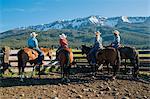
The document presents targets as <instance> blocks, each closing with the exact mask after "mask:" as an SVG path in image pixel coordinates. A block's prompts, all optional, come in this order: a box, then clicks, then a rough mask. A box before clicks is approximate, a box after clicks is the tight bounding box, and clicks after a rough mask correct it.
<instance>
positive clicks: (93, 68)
mask: <svg viewBox="0 0 150 99" xmlns="http://www.w3.org/2000/svg"><path fill="white" fill-rule="evenodd" d="M91 49H92V47H88V46H86V45H82V46H81V51H82V52H81V53H82V55H83V54H86V58H87V61H88V63H89V65H90V66H91V69H92V72H95V71H96V65H93V64H91V60H92V59H91V57H90V56H89V52H90V50H91Z"/></svg>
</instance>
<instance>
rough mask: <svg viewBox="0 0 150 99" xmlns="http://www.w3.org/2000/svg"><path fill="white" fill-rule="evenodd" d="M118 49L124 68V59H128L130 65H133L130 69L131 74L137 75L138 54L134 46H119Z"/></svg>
mask: <svg viewBox="0 0 150 99" xmlns="http://www.w3.org/2000/svg"><path fill="white" fill-rule="evenodd" d="M118 50H119V51H120V56H121V59H125V69H126V59H130V62H131V65H132V66H134V69H133V70H132V73H133V76H134V77H137V76H138V71H139V55H138V52H137V51H136V49H135V48H133V47H127V46H125V47H120V48H118Z"/></svg>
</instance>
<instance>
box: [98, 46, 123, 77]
mask: <svg viewBox="0 0 150 99" xmlns="http://www.w3.org/2000/svg"><path fill="white" fill-rule="evenodd" d="M96 61H97V64H98V65H99V66H100V65H102V64H106V65H107V68H108V67H109V66H108V65H111V66H112V67H113V72H114V73H113V76H112V78H113V79H115V77H116V73H117V71H118V70H119V67H120V64H121V58H120V52H119V51H118V50H117V49H115V48H112V47H109V48H104V49H100V50H98V51H97V53H96ZM108 72H109V68H108Z"/></svg>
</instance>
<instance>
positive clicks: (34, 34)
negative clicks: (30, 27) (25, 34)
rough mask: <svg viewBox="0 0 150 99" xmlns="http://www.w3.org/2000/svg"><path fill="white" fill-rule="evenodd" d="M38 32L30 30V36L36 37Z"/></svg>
mask: <svg viewBox="0 0 150 99" xmlns="http://www.w3.org/2000/svg"><path fill="white" fill-rule="evenodd" d="M37 35H38V34H36V33H35V32H32V33H31V34H30V36H31V37H36V36H37Z"/></svg>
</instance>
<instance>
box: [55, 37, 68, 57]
mask: <svg viewBox="0 0 150 99" xmlns="http://www.w3.org/2000/svg"><path fill="white" fill-rule="evenodd" d="M59 37H60V39H59V44H60V47H59V48H58V50H57V51H56V58H57V56H58V53H59V52H60V50H62V49H63V48H68V40H67V36H66V35H65V34H61V35H59Z"/></svg>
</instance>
